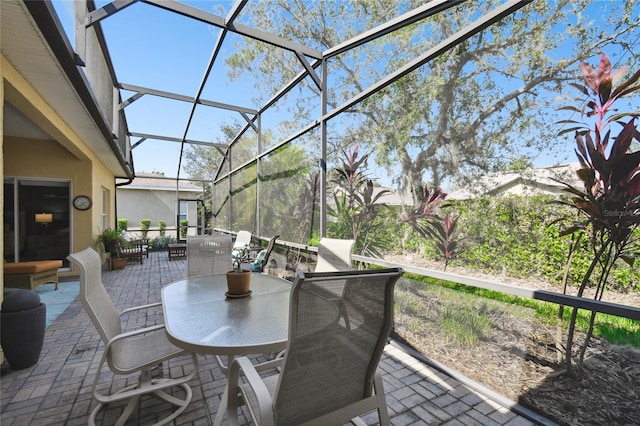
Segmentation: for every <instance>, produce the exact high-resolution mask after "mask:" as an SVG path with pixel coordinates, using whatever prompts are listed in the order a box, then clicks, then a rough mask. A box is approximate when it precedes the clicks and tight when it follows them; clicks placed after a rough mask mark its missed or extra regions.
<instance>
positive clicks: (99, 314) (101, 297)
mask: <svg viewBox="0 0 640 426" xmlns="http://www.w3.org/2000/svg"><path fill="white" fill-rule="evenodd" d="M67 259H69V261H70V262H71V263H72V264H74V265H75V266H77V267H78V269H79V270H80V301H81V302H82V306H84V309H85V310H86V311H87V313H88V314H89V317H90V318H91V321H92V322H93V325H94V326H95V327H96V329H97V330H98V333H99V334H100V337H101V338H102V341H103V342H104V343H107V342H108V341H109V340H111V339H112V338H113V337H115V336H117V335H118V334H120V333H122V324H121V323H120V315H119V313H118V310H117V309H116V307H115V305H114V304H113V301H112V300H111V297H109V294H108V293H107V290H106V289H105V287H104V284H103V283H102V259H101V258H100V255H99V254H98V253H97V252H96V251H95V250H93V249H92V248H91V247H89V248H86V249H84V250H82V251H80V252H77V253H72V254H70V255H69V256H67Z"/></svg>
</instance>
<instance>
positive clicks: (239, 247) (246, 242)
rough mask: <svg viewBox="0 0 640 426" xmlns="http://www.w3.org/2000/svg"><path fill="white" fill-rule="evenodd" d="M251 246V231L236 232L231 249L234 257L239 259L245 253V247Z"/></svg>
mask: <svg viewBox="0 0 640 426" xmlns="http://www.w3.org/2000/svg"><path fill="white" fill-rule="evenodd" d="M250 246H251V232H249V231H238V233H237V234H236V239H235V240H233V249H232V251H231V256H232V257H233V259H237V258H238V257H239V256H241V254H242V253H243V249H244V248H248V247H250Z"/></svg>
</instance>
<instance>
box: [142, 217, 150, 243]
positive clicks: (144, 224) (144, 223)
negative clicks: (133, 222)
mask: <svg viewBox="0 0 640 426" xmlns="http://www.w3.org/2000/svg"><path fill="white" fill-rule="evenodd" d="M150 227H151V219H141V220H140V233H141V234H142V238H147V234H148V233H149V228H150Z"/></svg>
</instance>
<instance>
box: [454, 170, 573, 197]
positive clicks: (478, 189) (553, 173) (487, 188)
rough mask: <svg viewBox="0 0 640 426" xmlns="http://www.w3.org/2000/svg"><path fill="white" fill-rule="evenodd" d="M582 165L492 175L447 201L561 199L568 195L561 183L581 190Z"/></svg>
mask: <svg viewBox="0 0 640 426" xmlns="http://www.w3.org/2000/svg"><path fill="white" fill-rule="evenodd" d="M579 168H580V164H579V163H570V164H562V165H559V166H550V167H541V168H537V169H527V170H523V171H521V172H504V173H491V174H488V175H485V176H483V177H481V178H480V179H478V180H477V181H476V182H475V183H474V184H473V187H466V188H460V189H457V190H454V191H451V192H450V193H449V195H448V196H447V200H467V199H470V198H475V197H479V196H483V195H494V196H503V195H525V196H527V195H529V196H531V195H558V194H563V193H565V192H564V191H563V188H564V186H563V185H562V184H561V183H559V182H557V181H555V180H554V179H560V180H562V181H563V182H567V183H569V184H570V185H573V186H575V187H577V188H581V186H580V181H579V180H578V176H577V174H576V171H577V170H578V169H579Z"/></svg>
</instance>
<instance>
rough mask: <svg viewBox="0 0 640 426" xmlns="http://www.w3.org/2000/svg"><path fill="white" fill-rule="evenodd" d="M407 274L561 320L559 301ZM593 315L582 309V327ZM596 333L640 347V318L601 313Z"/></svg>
mask: <svg viewBox="0 0 640 426" xmlns="http://www.w3.org/2000/svg"><path fill="white" fill-rule="evenodd" d="M405 277H406V278H409V279H412V280H415V281H419V282H422V283H425V284H429V285H434V286H439V287H443V288H448V289H451V290H455V291H457V292H460V293H463V294H467V295H473V296H477V297H483V298H485V299H490V300H496V301H500V302H504V303H508V304H511V305H517V306H522V307H526V308H531V309H533V310H534V312H535V314H536V317H538V318H539V319H540V320H541V321H543V322H544V323H545V324H549V325H555V324H556V323H557V319H558V305H557V304H555V303H550V302H544V301H540V300H534V299H528V298H523V297H519V296H512V295H509V294H505V293H500V292H497V291H493V290H487V289H483V288H479V287H472V286H468V285H464V284H459V283H455V282H451V281H446V280H440V279H436V278H430V277H424V276H420V275H415V274H405ZM571 311H572V309H571V308H570V307H568V308H565V309H564V310H563V323H564V324H565V325H566V324H568V322H569V320H570V317H571ZM590 317H591V311H588V310H585V309H579V310H578V316H577V321H576V325H577V328H578V330H581V331H587V329H588V327H589V320H590ZM466 320H469V321H472V320H471V319H469V318H467V319H466ZM593 334H594V336H596V337H600V338H603V339H605V340H607V341H608V342H610V343H613V344H628V345H631V346H633V347H636V348H640V321H637V320H632V319H628V318H622V317H617V316H614V315H609V314H603V313H598V314H597V315H596V319H595V325H594V331H593ZM460 338H462V339H466V338H465V337H460Z"/></svg>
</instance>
